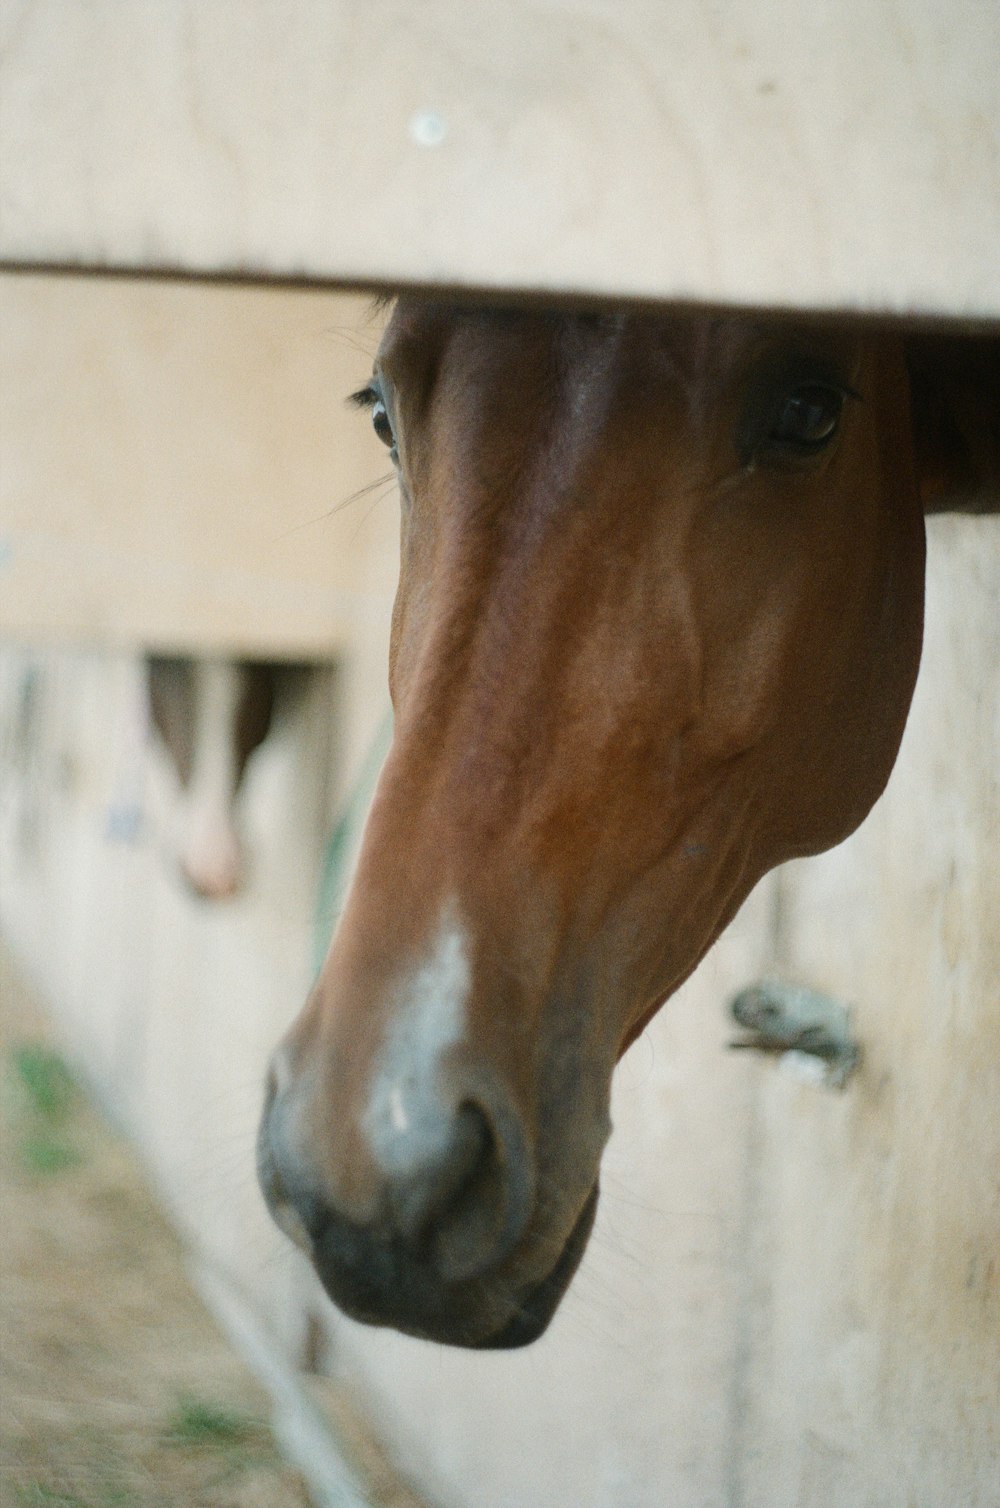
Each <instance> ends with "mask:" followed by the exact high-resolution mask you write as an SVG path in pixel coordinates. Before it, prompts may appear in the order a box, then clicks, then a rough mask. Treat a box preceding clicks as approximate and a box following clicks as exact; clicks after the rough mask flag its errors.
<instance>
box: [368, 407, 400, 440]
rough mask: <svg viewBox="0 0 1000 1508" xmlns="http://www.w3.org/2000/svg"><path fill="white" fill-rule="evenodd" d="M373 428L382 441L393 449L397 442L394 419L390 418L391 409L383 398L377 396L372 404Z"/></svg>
mask: <svg viewBox="0 0 1000 1508" xmlns="http://www.w3.org/2000/svg"><path fill="white" fill-rule="evenodd" d="M372 428H373V429H374V430H375V433H376V434H377V435H378V437H379V439H380V440H381V441H382V444H383V445H387V446H388V447H389V449H390V450H391V449H392V448H393V447H394V445H395V444H396V436H395V434H394V433H393V428H392V420H391V419H390V418H389V410H388V409H387V408H386V406H385V401H384V399H382V398H376V399H375V402H374V403H373V404H372Z"/></svg>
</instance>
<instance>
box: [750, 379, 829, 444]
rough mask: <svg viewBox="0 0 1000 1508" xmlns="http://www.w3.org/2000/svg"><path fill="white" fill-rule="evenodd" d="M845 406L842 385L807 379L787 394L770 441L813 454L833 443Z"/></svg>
mask: <svg viewBox="0 0 1000 1508" xmlns="http://www.w3.org/2000/svg"><path fill="white" fill-rule="evenodd" d="M843 407H844V394H843V392H842V391H841V389H840V388H836V387H828V386H827V384H826V383H822V382H806V383H803V384H802V386H801V387H797V388H795V389H794V390H793V391H792V392H790V393H789V394H788V396H787V397H786V398H785V401H784V404H783V406H782V408H781V411H780V413H779V414H778V417H777V418H776V419H775V421H774V423H773V424H772V426H771V430H770V433H769V434H768V437H767V438H768V441H769V443H770V444H771V445H774V446H779V447H781V448H782V449H785V450H791V451H795V452H797V453H798V454H799V455H812V454H813V452H815V451H818V450H822V449H823V447H824V445H829V443H830V441H831V440H832V439H833V437H834V435H835V434H836V433H837V430H838V428H839V426H840V415H841V412H842V410H843Z"/></svg>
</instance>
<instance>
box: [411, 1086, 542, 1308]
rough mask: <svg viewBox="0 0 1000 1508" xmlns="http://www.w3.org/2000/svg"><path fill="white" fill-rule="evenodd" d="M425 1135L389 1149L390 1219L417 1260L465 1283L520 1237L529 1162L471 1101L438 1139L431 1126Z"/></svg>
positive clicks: (453, 1115)
mask: <svg viewBox="0 0 1000 1508" xmlns="http://www.w3.org/2000/svg"><path fill="white" fill-rule="evenodd" d="M431 1124H433V1120H432V1121H431ZM414 1129H415V1128H412V1127H411V1128H408V1130H410V1131H412V1130H414ZM423 1133H424V1134H423V1135H418V1136H414V1137H413V1140H412V1141H411V1139H410V1136H409V1135H408V1134H407V1133H405V1132H404V1133H401V1134H400V1136H399V1139H398V1140H397V1141H395V1142H394V1144H393V1145H392V1147H391V1152H392V1160H393V1161H394V1162H395V1167H394V1169H393V1171H392V1172H391V1173H390V1174H389V1177H388V1178H387V1180H386V1213H387V1215H388V1219H389V1223H390V1226H391V1228H392V1230H393V1231H394V1233H395V1235H396V1236H397V1237H401V1238H402V1240H403V1241H404V1243H405V1244H406V1245H407V1246H408V1247H409V1248H410V1250H411V1251H412V1252H413V1253H414V1254H415V1255H416V1256H417V1257H418V1259H419V1260H420V1261H422V1262H427V1263H429V1264H430V1265H431V1266H432V1267H433V1268H434V1269H435V1270H436V1272H437V1273H438V1276H439V1277H440V1278H442V1279H443V1280H444V1281H445V1282H447V1283H456V1282H461V1281H463V1280H464V1279H468V1278H471V1277H474V1276H477V1275H478V1274H479V1273H481V1272H483V1271H484V1270H485V1269H486V1268H488V1267H490V1266H493V1265H494V1264H496V1263H497V1262H499V1261H500V1260H501V1259H502V1257H503V1256H505V1255H506V1253H507V1251H508V1250H509V1249H510V1246H511V1245H512V1244H513V1241H514V1240H515V1239H516V1237H517V1235H518V1234H519V1233H520V1230H521V1228H522V1225H523V1208H522V1207H523V1205H524V1203H525V1200H524V1197H523V1195H524V1189H523V1187H522V1186H523V1185H525V1184H526V1183H527V1182H530V1179H527V1178H526V1176H525V1174H526V1169H527V1159H526V1156H525V1154H524V1149H523V1148H521V1146H520V1144H519V1142H516V1143H513V1144H511V1138H510V1137H509V1136H507V1137H505V1136H504V1134H503V1132H502V1131H499V1132H498V1130H497V1129H496V1126H495V1123H494V1122H493V1120H491V1118H490V1116H489V1115H488V1114H487V1112H486V1111H485V1110H484V1109H483V1108H482V1107H481V1106H480V1105H478V1104H476V1103H475V1102H473V1101H471V1100H467V1101H465V1102H464V1103H462V1104H461V1105H460V1106H459V1107H458V1109H457V1110H456V1111H454V1112H452V1113H451V1114H450V1116H449V1117H448V1119H447V1120H446V1122H445V1123H444V1124H442V1123H441V1121H440V1120H438V1121H437V1124H436V1129H435V1134H434V1136H433V1138H429V1137H428V1139H426V1140H425V1139H424V1138H425V1137H427V1135H428V1131H427V1126H426V1125H425V1126H424V1128H423ZM388 1150H390V1148H389V1147H388V1146H387V1144H386V1143H383V1151H384V1152H385V1151H388Z"/></svg>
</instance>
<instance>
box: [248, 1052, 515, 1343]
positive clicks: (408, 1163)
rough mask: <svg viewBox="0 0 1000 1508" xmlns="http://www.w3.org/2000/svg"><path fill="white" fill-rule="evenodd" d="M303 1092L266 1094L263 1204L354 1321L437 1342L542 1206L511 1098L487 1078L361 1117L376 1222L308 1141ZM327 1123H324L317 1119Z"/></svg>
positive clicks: (361, 1174) (364, 1177)
mask: <svg viewBox="0 0 1000 1508" xmlns="http://www.w3.org/2000/svg"><path fill="white" fill-rule="evenodd" d="M295 1094H296V1087H295V1085H294V1084H292V1085H290V1086H286V1087H285V1088H283V1090H282V1091H281V1092H280V1093H279V1092H277V1091H276V1090H275V1089H274V1088H273V1087H272V1088H271V1090H270V1092H269V1096H268V1103H267V1105H266V1107H265V1112H264V1118H263V1121H262V1124H261V1132H260V1139H259V1165H260V1175H261V1183H262V1186H263V1189H264V1193H265V1197H266V1198H267V1201H268V1204H269V1205H270V1207H271V1210H272V1213H273V1214H274V1216H275V1219H276V1220H277V1222H278V1224H279V1225H281V1226H283V1228H285V1229H286V1230H287V1231H288V1232H289V1234H291V1235H292V1236H293V1237H294V1238H295V1239H296V1240H297V1241H298V1243H299V1244H300V1245H302V1246H303V1247H304V1248H305V1249H306V1250H307V1251H308V1253H309V1255H310V1256H311V1257H312V1259H313V1262H314V1263H315V1266H316V1269H317V1271H318V1273H319V1276H320V1278H321V1279H322V1281H323V1284H324V1286H325V1287H326V1289H327V1291H328V1292H329V1294H330V1295H331V1297H332V1298H333V1299H334V1300H335V1301H336V1302H337V1303H338V1304H340V1306H341V1307H342V1308H343V1309H345V1310H346V1311H347V1312H348V1313H349V1314H352V1315H354V1316H355V1317H356V1318H360V1319H365V1320H368V1321H369V1322H372V1323H376V1324H391V1325H395V1326H396V1327H397V1328H399V1329H403V1330H408V1331H411V1332H413V1333H416V1334H433V1335H438V1334H440V1332H441V1329H442V1325H443V1324H444V1323H446V1320H445V1318H444V1317H445V1316H446V1315H447V1312H448V1309H449V1304H450V1302H451V1299H452V1297H453V1295H454V1291H455V1289H456V1287H458V1286H460V1285H461V1284H463V1283H467V1282H468V1281H470V1280H471V1279H474V1278H479V1277H482V1276H483V1275H485V1274H487V1273H488V1272H490V1271H491V1270H492V1269H495V1268H496V1267H498V1266H499V1265H500V1264H501V1263H502V1262H503V1260H504V1258H505V1257H506V1256H507V1255H508V1254H509V1253H510V1251H511V1249H512V1248H513V1246H514V1245H515V1244H516V1242H517V1240H518V1239H519V1237H520V1236H521V1235H522V1233H523V1231H524V1228H525V1226H526V1225H527V1222H528V1219H529V1217H530V1214H531V1208H532V1203H533V1198H534V1177H533V1165H532V1159H531V1156H530V1153H529V1150H528V1147H527V1143H526V1138H525V1137H524V1135H523V1132H522V1129H521V1125H520V1121H519V1118H518V1116H517V1114H516V1113H515V1111H514V1109H513V1107H512V1106H511V1104H510V1103H509V1100H508V1099H507V1097H506V1096H505V1095H504V1094H503V1093H502V1092H500V1090H499V1089H498V1087H497V1086H496V1085H495V1084H493V1083H492V1082H491V1083H489V1084H488V1085H485V1086H484V1084H483V1082H482V1079H481V1076H480V1078H479V1083H478V1084H477V1086H476V1092H475V1094H473V1093H471V1092H468V1093H466V1094H464V1095H463V1094H458V1093H456V1092H455V1086H454V1085H453V1086H452V1092H451V1093H450V1094H448V1095H445V1094H436V1095H434V1096H433V1097H429V1096H427V1095H426V1094H422V1095H421V1096H420V1098H419V1100H418V1101H414V1099H413V1097H412V1096H410V1097H409V1098H407V1097H406V1096H405V1095H404V1096H402V1097H400V1096H394V1095H389V1096H388V1097H387V1098H386V1102H385V1105H384V1106H382V1105H380V1104H379V1103H378V1101H377V1100H376V1101H375V1105H376V1110H375V1114H374V1115H373V1114H372V1113H371V1106H369V1113H368V1114H366V1115H365V1116H364V1117H362V1122H361V1130H362V1132H363V1136H362V1137H361V1138H355V1141H354V1145H356V1146H360V1147H363V1148H364V1149H365V1155H364V1162H365V1163H366V1165H367V1166H366V1167H365V1168H363V1169H360V1170H358V1169H354V1170H352V1172H353V1173H354V1174H355V1177H354V1179H353V1182H354V1183H355V1185H356V1184H357V1183H358V1181H359V1180H360V1181H362V1182H364V1181H367V1182H368V1183H369V1185H370V1190H371V1192H370V1197H369V1199H368V1201H367V1203H368V1208H369V1210H370V1214H369V1215H366V1217H365V1218H363V1219H359V1218H358V1217H357V1214H356V1213H354V1212H352V1211H351V1210H350V1209H349V1207H348V1201H347V1199H346V1198H345V1197H340V1196H338V1190H337V1188H336V1187H335V1185H334V1180H333V1178H332V1176H328V1177H323V1176H322V1174H321V1173H319V1172H318V1171H317V1170H318V1169H320V1168H322V1167H323V1166H324V1163H327V1165H330V1164H329V1160H328V1159H326V1158H324V1148H323V1147H322V1146H311V1145H308V1144H303V1137H304V1136H307V1135H308V1132H306V1131H305V1130H304V1128H305V1127H307V1126H308V1123H309V1118H308V1117H306V1116H304V1115H302V1114H301V1110H300V1109H297V1110H296V1113H294V1114H290V1113H289V1107H290V1105H291V1104H293V1103H294V1097H295ZM316 1121H317V1122H318V1123H320V1124H322V1123H324V1122H326V1123H329V1121H328V1120H327V1117H325V1116H323V1117H320V1116H317V1117H316Z"/></svg>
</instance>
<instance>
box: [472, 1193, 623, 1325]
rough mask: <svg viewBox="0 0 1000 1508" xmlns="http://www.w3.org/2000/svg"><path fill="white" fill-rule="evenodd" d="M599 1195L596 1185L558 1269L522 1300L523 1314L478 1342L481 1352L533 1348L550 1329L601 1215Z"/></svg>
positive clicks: (581, 1213)
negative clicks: (599, 1212)
mask: <svg viewBox="0 0 1000 1508" xmlns="http://www.w3.org/2000/svg"><path fill="white" fill-rule="evenodd" d="M597 1196H598V1185H597V1184H596V1183H595V1184H594V1187H593V1188H592V1189H591V1191H590V1193H589V1194H588V1196H587V1199H586V1202H585V1203H584V1206H583V1209H582V1210H581V1211H580V1213H579V1215H578V1216H577V1221H576V1224H575V1225H574V1227H573V1229H572V1230H571V1231H570V1233H569V1236H568V1237H567V1239H566V1244H565V1246H564V1247H563V1249H562V1251H561V1252H560V1254H559V1259H558V1261H557V1262H556V1264H555V1266H554V1267H553V1268H552V1269H551V1270H550V1272H549V1273H548V1274H547V1276H546V1277H544V1278H542V1280H541V1282H539V1283H536V1285H535V1287H534V1288H532V1289H531V1291H530V1292H529V1293H528V1294H527V1296H526V1297H525V1298H523V1299H522V1300H521V1304H520V1308H519V1311H518V1313H517V1314H516V1315H515V1316H514V1318H513V1319H512V1320H509V1321H508V1322H507V1324H506V1325H504V1326H503V1327H502V1328H501V1329H500V1330H497V1331H495V1332H494V1333H493V1334H492V1335H488V1336H486V1337H485V1338H484V1339H483V1340H481V1341H477V1342H476V1343H475V1349H476V1350H477V1351H513V1350H516V1349H517V1348H518V1347H520V1346H530V1345H531V1343H532V1341H536V1340H537V1339H538V1338H539V1336H540V1335H542V1334H543V1333H544V1331H545V1330H546V1329H547V1328H548V1325H549V1321H550V1320H551V1319H552V1316H553V1315H554V1314H555V1312H556V1309H557V1308H558V1307H559V1300H560V1299H561V1298H562V1296H563V1294H564V1293H565V1291H566V1288H567V1286H568V1285H569V1281H570V1279H571V1278H572V1276H573V1274H574V1273H575V1272H576V1269H577V1267H578V1266H579V1264H580V1259H581V1258H582V1256H583V1253H584V1251H585V1249H586V1246H587V1241H588V1240H589V1238H590V1232H591V1230H592V1228H593V1224H594V1216H595V1214H596V1212H597Z"/></svg>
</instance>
